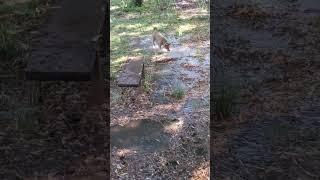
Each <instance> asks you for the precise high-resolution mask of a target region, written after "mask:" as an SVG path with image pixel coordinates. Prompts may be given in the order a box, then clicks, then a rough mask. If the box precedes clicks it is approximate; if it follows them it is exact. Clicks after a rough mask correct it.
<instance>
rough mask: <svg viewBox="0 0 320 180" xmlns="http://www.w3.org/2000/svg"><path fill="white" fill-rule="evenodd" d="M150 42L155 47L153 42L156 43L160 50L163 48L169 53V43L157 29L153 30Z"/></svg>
mask: <svg viewBox="0 0 320 180" xmlns="http://www.w3.org/2000/svg"><path fill="white" fill-rule="evenodd" d="M152 42H153V45H155V44H154V42H156V43H157V44H158V46H159V48H160V49H161V46H164V48H165V49H166V50H167V51H170V43H168V41H167V40H166V38H165V37H164V36H163V35H162V34H161V33H160V32H158V30H157V28H153V33H152Z"/></svg>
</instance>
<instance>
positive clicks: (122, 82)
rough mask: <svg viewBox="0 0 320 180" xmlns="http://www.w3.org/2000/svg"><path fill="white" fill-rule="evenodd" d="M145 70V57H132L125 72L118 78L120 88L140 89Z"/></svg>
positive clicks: (125, 67)
mask: <svg viewBox="0 0 320 180" xmlns="http://www.w3.org/2000/svg"><path fill="white" fill-rule="evenodd" d="M143 68H144V59H143V57H132V58H129V59H128V63H127V64H125V65H124V67H123V70H122V72H121V74H120V76H119V77H118V86H120V87H138V86H139V85H140V82H141V79H142V76H143Z"/></svg>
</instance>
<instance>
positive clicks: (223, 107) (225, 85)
mask: <svg viewBox="0 0 320 180" xmlns="http://www.w3.org/2000/svg"><path fill="white" fill-rule="evenodd" d="M214 89H215V91H214V97H213V105H214V106H213V110H214V113H215V115H216V116H215V117H216V119H217V120H225V119H228V118H230V117H231V116H232V113H234V112H235V110H236V109H235V105H236V100H237V98H238V91H237V90H238V88H237V87H236V86H235V85H234V82H232V81H231V78H230V77H227V76H226V74H225V73H221V72H217V73H216V76H215V79H214Z"/></svg>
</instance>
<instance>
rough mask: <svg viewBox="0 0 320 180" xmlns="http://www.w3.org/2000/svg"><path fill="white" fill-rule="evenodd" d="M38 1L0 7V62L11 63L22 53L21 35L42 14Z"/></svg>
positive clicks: (32, 0) (33, 0)
mask: <svg viewBox="0 0 320 180" xmlns="http://www.w3.org/2000/svg"><path fill="white" fill-rule="evenodd" d="M41 3H42V2H41V1H39V0H31V1H30V2H26V3H19V4H16V5H4V4H1V5H0V17H1V19H0V21H1V23H0V61H1V62H4V61H11V60H12V59H14V58H15V57H17V56H19V55H20V53H21V52H22V51H21V50H22V49H23V48H21V47H20V46H21V45H20V44H19V42H20V39H21V34H22V32H23V31H24V30H25V29H28V28H30V26H31V25H32V24H34V23H35V21H36V19H37V18H38V17H39V16H40V15H41V14H42V10H41V8H39V7H40V4H41Z"/></svg>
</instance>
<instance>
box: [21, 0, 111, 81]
mask: <svg viewBox="0 0 320 180" xmlns="http://www.w3.org/2000/svg"><path fill="white" fill-rule="evenodd" d="M104 6H105V1H104V0H59V1H58V3H57V4H55V7H57V8H52V9H50V10H49V11H50V12H49V16H48V19H47V22H45V23H44V24H43V25H42V27H41V28H40V30H39V32H38V33H37V35H35V36H34V37H33V42H32V43H31V48H32V50H31V53H30V57H29V58H28V64H27V67H26V69H25V73H26V78H27V79H29V80H90V78H91V75H92V71H93V67H94V62H95V60H96V44H97V42H95V41H94V39H95V37H97V35H99V33H100V29H101V27H100V26H101V24H102V23H103V19H104V10H103V8H104Z"/></svg>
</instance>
